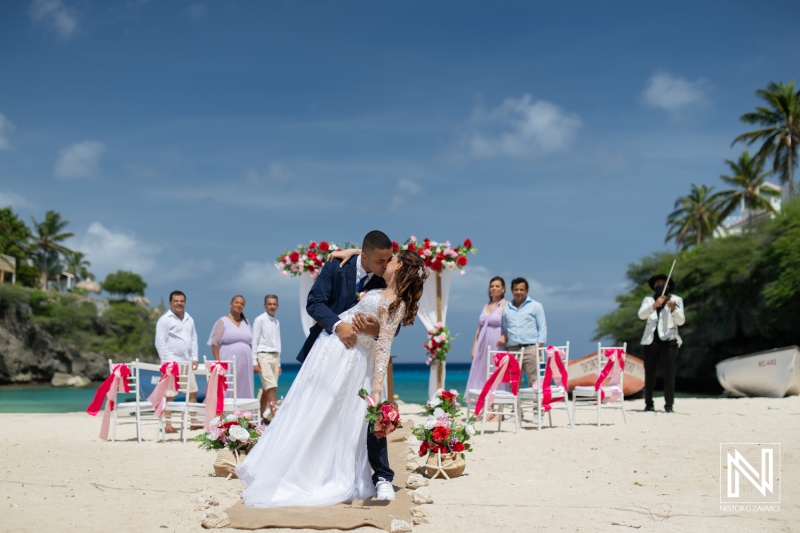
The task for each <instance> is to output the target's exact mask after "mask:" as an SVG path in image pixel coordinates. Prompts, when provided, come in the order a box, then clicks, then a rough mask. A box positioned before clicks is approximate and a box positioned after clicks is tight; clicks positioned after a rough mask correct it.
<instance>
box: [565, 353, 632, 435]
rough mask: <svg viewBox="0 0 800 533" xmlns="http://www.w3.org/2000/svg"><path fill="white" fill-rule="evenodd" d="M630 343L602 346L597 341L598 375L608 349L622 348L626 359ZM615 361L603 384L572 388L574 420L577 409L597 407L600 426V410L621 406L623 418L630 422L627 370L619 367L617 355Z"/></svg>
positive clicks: (603, 365) (603, 364) (623, 356)
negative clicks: (626, 401)
mask: <svg viewBox="0 0 800 533" xmlns="http://www.w3.org/2000/svg"><path fill="white" fill-rule="evenodd" d="M627 349H628V343H627V342H626V343H624V344H623V345H622V346H601V344H600V343H597V376H598V378H599V376H600V372H602V370H603V368H604V367H605V366H606V364H607V362H608V361H609V358H608V357H606V355H605V354H606V350H614V352H612V353H616V350H622V358H623V359H622V360H623V361H624V360H625V357H626V355H627ZM611 360H612V361H613V363H612V364H613V366H612V370H611V372H610V373H609V375H608V377H607V378H606V379H605V380H604V381H603V383H602V385H601V386H600V387H599V388H598V389H597V390H595V388H594V386H590V385H579V386H576V387H575V388H574V389H573V390H572V420H573V421H574V420H575V411H576V410H577V409H596V410H597V427H600V410H601V409H602V408H604V407H606V408H619V409H621V410H622V420H623V422H624V423H626V424H627V423H628V418H627V416H626V415H625V392H624V390H625V389H624V388H623V385H624V380H625V372H624V371H623V369H622V368H620V367H619V363H618V361H617V358H616V356H614V357H612V358H611Z"/></svg>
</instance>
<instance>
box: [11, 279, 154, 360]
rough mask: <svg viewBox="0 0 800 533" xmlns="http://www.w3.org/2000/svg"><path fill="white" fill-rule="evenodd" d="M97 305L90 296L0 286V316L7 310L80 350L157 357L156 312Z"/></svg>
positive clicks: (114, 304) (123, 304)
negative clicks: (99, 311) (100, 312)
mask: <svg viewBox="0 0 800 533" xmlns="http://www.w3.org/2000/svg"><path fill="white" fill-rule="evenodd" d="M98 305H99V307H98ZM102 308H103V305H102V301H101V300H96V299H93V298H86V297H82V296H80V295H74V294H64V293H59V292H53V291H42V290H35V289H34V290H31V289H26V288H23V287H20V286H19V285H9V284H0V319H3V317H7V316H8V313H9V311H11V310H13V311H14V313H13V315H14V316H15V317H16V318H17V320H20V321H23V322H25V321H30V322H33V323H34V324H36V325H37V326H38V327H39V328H41V329H42V330H44V331H45V332H47V333H49V334H51V335H53V336H54V337H56V338H58V339H59V340H62V341H65V342H67V343H69V344H72V345H74V346H75V347H76V348H77V349H78V350H80V351H89V352H97V353H102V354H107V355H108V357H111V358H116V357H118V356H125V357H131V358H133V357H138V358H140V359H142V360H146V361H147V360H150V361H154V360H156V359H157V355H158V354H157V353H156V351H155V346H154V342H155V327H156V320H157V319H158V316H157V315H156V314H155V313H154V312H153V310H151V309H147V308H144V307H139V306H136V305H133V304H131V303H129V302H112V303H111V305H110V306H109V307H108V308H106V309H105V310H104V311H103V312H102V314H98V310H99V309H102Z"/></svg>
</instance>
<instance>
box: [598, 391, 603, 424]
mask: <svg viewBox="0 0 800 533" xmlns="http://www.w3.org/2000/svg"><path fill="white" fill-rule="evenodd" d="M602 403H603V402H602V401H600V393H599V392H598V394H597V427H600V408H601V407H602Z"/></svg>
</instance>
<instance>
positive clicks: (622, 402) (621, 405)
mask: <svg viewBox="0 0 800 533" xmlns="http://www.w3.org/2000/svg"><path fill="white" fill-rule="evenodd" d="M619 406H620V407H621V408H622V421H623V422H624V423H625V424H627V423H628V417H627V416H625V397H624V396H623V397H622V398H621V399H620V404H619Z"/></svg>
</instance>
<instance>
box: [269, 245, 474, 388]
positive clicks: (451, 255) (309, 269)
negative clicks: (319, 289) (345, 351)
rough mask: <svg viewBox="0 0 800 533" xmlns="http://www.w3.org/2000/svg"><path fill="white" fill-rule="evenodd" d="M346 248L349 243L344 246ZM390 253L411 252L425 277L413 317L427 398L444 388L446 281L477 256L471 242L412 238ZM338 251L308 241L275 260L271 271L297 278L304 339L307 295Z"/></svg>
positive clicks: (307, 325)
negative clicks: (426, 373) (426, 371)
mask: <svg viewBox="0 0 800 533" xmlns="http://www.w3.org/2000/svg"><path fill="white" fill-rule="evenodd" d="M348 247H349V243H348ZM392 247H393V250H394V251H395V252H397V251H398V250H411V251H414V252H417V254H419V256H420V257H421V258H422V259H423V261H424V263H425V267H426V268H427V269H428V272H429V276H428V280H427V281H426V282H425V286H424V289H423V293H422V299H421V300H420V308H419V313H418V314H417V316H418V317H419V319H420V320H421V321H422V324H423V325H424V326H425V328H426V329H427V330H428V341H427V342H425V344H424V345H423V346H424V347H425V350H426V352H427V363H428V365H430V367H431V369H430V377H429V380H428V397H432V396H433V394H435V393H436V391H437V390H439V389H442V388H444V383H445V376H446V360H447V352H449V350H450V341H451V340H452V338H453V337H452V336H451V335H450V332H449V330H448V329H447V303H448V300H449V297H450V281H451V276H452V273H453V271H455V270H459V271H460V272H461V274H462V275H463V274H465V270H464V267H466V266H467V263H468V259H467V254H469V253H472V254H475V253H477V252H478V250H477V249H476V248H474V247H473V246H472V241H471V240H469V239H466V240H464V242H463V243H462V244H458V245H452V244H451V243H450V241H444V242H438V241H433V240H431V239H428V238H425V239H423V240H422V241H419V240H418V239H417V238H416V237H414V236H413V235H412V236H411V237H409V238H408V239H406V241H405V242H404V243H403V244H402V245H400V244H398V243H397V242H393V243H392ZM339 249H340V247H339V246H338V245H337V244H335V243H333V242H329V241H320V242H319V243H317V242H316V241H311V242H310V243H309V244H308V245H302V244H301V245H298V246H297V248H296V249H294V250H288V249H287V250H285V251H284V253H282V254H281V255H279V256H278V257H277V259H276V263H275V267H276V268H278V270H281V271H282V273H283V275H284V276H291V277H299V278H300V292H299V298H300V322H301V324H302V327H303V333H305V335H306V336H308V332H309V329H310V328H311V326H313V325H314V320H313V319H312V318H311V317H310V316H309V315H308V313H306V301H307V299H308V293H309V292H310V291H311V286H312V285H313V284H314V280H315V279H316V277H317V276H318V275H319V272H320V270H322V267H323V266H324V265H325V262H326V261H327V260H328V257H329V256H330V254H331V253H332V252H334V251H336V250H339Z"/></svg>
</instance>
